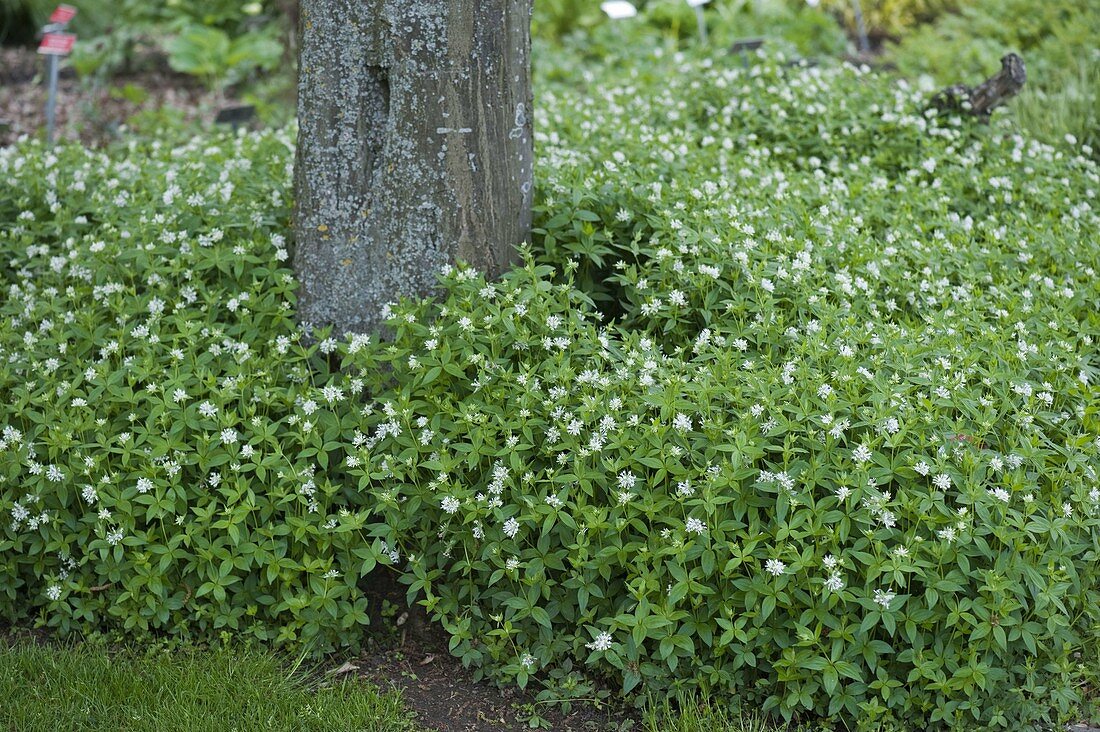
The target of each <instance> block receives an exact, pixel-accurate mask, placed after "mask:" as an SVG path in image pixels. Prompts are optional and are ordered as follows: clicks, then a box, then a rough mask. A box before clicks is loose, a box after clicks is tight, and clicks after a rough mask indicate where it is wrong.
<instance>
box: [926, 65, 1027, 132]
mask: <svg viewBox="0 0 1100 732" xmlns="http://www.w3.org/2000/svg"><path fill="white" fill-rule="evenodd" d="M1026 81H1027V72H1026V70H1025V69H1024V60H1023V59H1022V58H1020V57H1019V56H1017V55H1016V54H1014V53H1010V54H1008V55H1006V56H1004V57H1003V58H1001V70H1000V71H998V72H997V73H996V74H994V75H993V76H991V77H989V78H988V79H986V80H985V81H983V82H982V83H981V84H979V85H978V86H975V87H970V86H966V85H965V84H955V85H954V86H949V87H947V88H946V89H944V90H943V91H941V92H940V93H938V94H937V95H936V96H935V97H933V99H932V105H933V106H935V107H936V108H937V109H940V110H943V111H951V112H962V113H966V114H971V115H974V116H976V117H981V118H982V119H989V115H990V114H991V113H992V112H993V110H994V109H995V108H996V107H998V106H1000V105H1002V104H1004V103H1005V102H1007V101H1008V100H1009V99H1011V98H1012V97H1014V96H1016V95H1017V94H1018V93H1019V91H1020V89H1022V88H1023V87H1024V82H1026Z"/></svg>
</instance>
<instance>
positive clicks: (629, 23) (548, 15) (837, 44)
mask: <svg viewBox="0 0 1100 732" xmlns="http://www.w3.org/2000/svg"><path fill="white" fill-rule="evenodd" d="M635 5H637V6H638V7H639V8H640V10H641V12H640V14H639V16H638V17H637V18H632V19H628V20H620V21H615V22H612V21H609V20H607V18H606V16H604V14H603V13H602V12H600V10H599V4H598V3H591V2H588V1H587V0H584V1H583V2H579V1H578V0H537V1H536V3H535V13H534V19H533V22H532V33H533V34H534V36H535V38H536V40H538V41H543V42H554V43H556V42H559V41H560V42H563V43H565V44H566V45H567V46H570V47H572V48H575V49H578V50H583V51H585V52H586V53H588V54H589V55H595V56H597V57H599V56H603V55H605V54H606V53H607V52H615V51H617V50H619V49H620V47H621V46H622V42H623V37H624V34H630V33H637V32H638V31H639V29H646V30H650V29H652V30H656V31H659V32H660V33H661V35H662V36H663V37H664V38H666V39H675V40H676V41H684V42H690V43H695V42H696V41H697V36H698V24H697V21H696V16H695V12H694V10H693V9H692V8H691V7H690V6H689V5H687V4H686V3H685V2H684V1H683V0H648V2H636V3H635ZM704 15H705V18H706V23H707V28H708V33H709V37H710V40H711V45H712V47H714V48H718V49H724V48H727V47H728V46H729V45H730V44H731V43H732V42H733V41H735V40H739V39H744V38H747V37H765V38H767V39H769V40H770V41H771V42H772V43H773V44H774V43H779V44H780V45H784V46H791V47H793V48H795V49H797V51H798V52H800V53H803V54H806V55H834V54H838V53H842V52H844V51H845V50H846V48H847V40H846V38H845V36H844V32H843V30H842V29H841V28H840V26H838V25H837V23H836V22H835V20H833V18H832V16H830V15H828V14H826V13H821V12H819V11H817V10H814V9H812V8H809V7H807V6H806V5H805V4H804V3H792V2H787V0H716V1H715V2H712V3H709V4H708V5H706V6H705V8H704ZM575 31H583V32H581V33H577V32H575ZM652 43H653V40H652V39H650V40H649V41H647V44H648V45H652Z"/></svg>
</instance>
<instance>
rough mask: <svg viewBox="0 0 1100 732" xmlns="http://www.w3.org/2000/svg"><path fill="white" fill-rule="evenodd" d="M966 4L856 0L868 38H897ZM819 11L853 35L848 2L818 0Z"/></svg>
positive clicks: (951, 0)
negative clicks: (834, 17)
mask: <svg viewBox="0 0 1100 732" xmlns="http://www.w3.org/2000/svg"><path fill="white" fill-rule="evenodd" d="M969 1H970V0H859V3H860V8H861V9H862V11H863V22H864V25H865V27H866V28H867V32H868V34H870V35H872V36H877V37H889V38H898V37H904V36H905V35H906V34H908V33H911V32H913V30H914V29H915V28H917V27H918V26H919V25H920V24H922V23H928V22H929V21H932V20H935V19H936V18H939V17H941V16H945V15H946V14H948V13H950V12H952V11H954V10H957V9H958V8H959V6H960V5H962V6H965V4H966V3H967V2H969ZM821 8H822V9H824V10H827V11H829V12H831V13H835V14H836V15H838V16H840V17H841V18H842V19H843V22H844V26H845V27H846V28H849V29H851V30H852V32H854V31H855V27H856V18H855V10H854V9H853V7H852V0H821Z"/></svg>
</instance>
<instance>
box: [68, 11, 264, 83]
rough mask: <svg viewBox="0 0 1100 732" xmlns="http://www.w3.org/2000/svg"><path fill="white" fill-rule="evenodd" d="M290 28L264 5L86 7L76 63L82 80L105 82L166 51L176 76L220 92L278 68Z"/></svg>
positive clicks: (79, 22) (79, 21) (78, 27)
mask: <svg viewBox="0 0 1100 732" xmlns="http://www.w3.org/2000/svg"><path fill="white" fill-rule="evenodd" d="M270 5H271V3H268V6H270ZM285 24H286V19H285V18H284V17H283V16H282V15H281V14H280V13H279V12H278V9H277V8H273V7H268V8H265V4H264V3H262V2H251V3H239V2H194V1H192V0H173V1H171V2H167V3H148V2H143V1H142V0H111V1H110V2H106V1H105V0H94V1H93V2H87V3H81V4H80V12H79V13H78V14H77V16H76V18H75V19H74V20H73V29H74V31H76V32H77V33H79V34H81V39H80V42H79V43H78V44H77V45H76V46H75V47H74V50H73V56H72V65H73V68H74V69H76V71H77V73H79V74H80V75H82V76H92V75H96V74H99V75H104V76H107V75H110V74H112V73H115V72H117V71H118V70H120V69H127V70H129V69H130V68H132V67H134V66H135V65H137V64H139V63H141V62H142V60H143V58H144V57H146V56H148V55H150V54H151V53H152V54H156V53H162V52H163V53H165V54H167V55H168V56H169V62H170V64H171V66H172V68H173V69H175V70H177V71H181V72H182V73H186V74H193V75H195V76H198V77H200V78H201V79H202V80H203V81H204V82H205V83H207V84H210V85H214V86H218V85H223V84H226V83H229V84H232V83H236V82H238V81H240V80H241V78H242V77H243V76H244V75H245V74H247V73H248V72H250V71H253V70H256V69H271V68H273V67H274V65H275V64H276V63H277V62H278V61H279V59H280V58H281V56H282V53H283V47H282V43H281V42H280V40H279V35H280V33H282V32H283V29H284V26H285Z"/></svg>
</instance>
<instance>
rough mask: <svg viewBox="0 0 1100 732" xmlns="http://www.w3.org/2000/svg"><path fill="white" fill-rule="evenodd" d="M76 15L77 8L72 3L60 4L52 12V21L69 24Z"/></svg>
mask: <svg viewBox="0 0 1100 732" xmlns="http://www.w3.org/2000/svg"><path fill="white" fill-rule="evenodd" d="M75 16H76V8H74V7H73V6H72V5H58V6H57V8H56V9H55V10H54V11H53V12H52V13H50V22H51V23H57V24H58V25H67V24H68V22H69V21H70V20H72V19H73V18H74V17H75Z"/></svg>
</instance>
